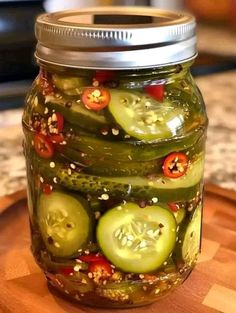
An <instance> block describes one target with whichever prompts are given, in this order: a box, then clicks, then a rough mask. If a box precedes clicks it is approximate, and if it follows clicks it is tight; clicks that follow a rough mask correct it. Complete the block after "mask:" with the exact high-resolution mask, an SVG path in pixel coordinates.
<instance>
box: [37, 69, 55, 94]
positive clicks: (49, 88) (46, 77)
mask: <svg viewBox="0 0 236 313" xmlns="http://www.w3.org/2000/svg"><path fill="white" fill-rule="evenodd" d="M39 85H40V88H41V90H42V94H43V95H44V96H48V95H51V94H53V93H54V87H53V83H52V78H51V75H50V74H49V73H48V72H47V71H45V70H44V69H41V70H40V73H39Z"/></svg>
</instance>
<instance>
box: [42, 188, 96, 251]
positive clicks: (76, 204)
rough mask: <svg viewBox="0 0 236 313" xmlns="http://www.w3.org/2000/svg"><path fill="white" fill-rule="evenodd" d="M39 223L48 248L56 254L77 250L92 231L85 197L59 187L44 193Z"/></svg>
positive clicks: (85, 241)
mask: <svg viewBox="0 0 236 313" xmlns="http://www.w3.org/2000/svg"><path fill="white" fill-rule="evenodd" d="M38 223H39V227H40V230H41V234H42V237H43V240H44V243H45V245H46V247H47V249H48V251H49V252H50V253H51V254H52V255H53V256H56V257H70V256H72V255H73V254H75V253H76V252H77V251H78V250H79V249H81V248H82V247H83V246H84V245H85V244H86V243H87V242H88V240H89V237H90V233H91V221H90V217H89V215H88V212H87V210H86V209H85V200H83V199H79V198H75V197H73V196H71V195H68V194H65V193H62V192H57V191H54V192H52V193H51V194H50V195H45V194H42V195H41V196H40V199H39V205H38Z"/></svg>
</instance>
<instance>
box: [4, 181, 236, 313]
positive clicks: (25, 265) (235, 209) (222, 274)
mask: <svg viewBox="0 0 236 313" xmlns="http://www.w3.org/2000/svg"><path fill="white" fill-rule="evenodd" d="M29 246H30V238H29V229H28V215H27V208H26V200H25V192H22V193H18V194H17V195H12V196H8V197H7V198H2V199H0V265H1V271H0V290H1V292H0V312H1V313H2V312H3V313H84V312H88V313H95V312H97V313H103V312H106V313H119V312H123V313H126V312H129V311H130V309H129V310H117V309H116V310H102V309H96V308H90V307H85V306H80V305H77V304H72V303H70V302H68V301H66V300H64V299H62V298H60V297H59V296H58V294H56V293H54V292H50V291H49V289H48V286H47V284H46V281H45V279H44V276H43V274H42V272H41V271H40V269H39V268H38V267H37V265H36V264H35V262H34V260H33V257H32V255H31V253H30V249H29ZM132 312H136V313H144V312H145V313H147V312H148V313H158V312H161V313H216V312H223V313H236V194H235V193H234V192H231V191H226V190H224V189H222V188H219V187H216V186H213V185H207V186H206V197H205V207H204V219H203V241H202V253H201V255H200V258H199V261H198V264H197V266H196V268H195V270H194V271H193V273H192V274H191V276H190V277H189V279H188V280H187V281H186V282H185V283H184V284H183V285H182V286H181V287H179V289H177V290H176V291H174V292H173V293H172V294H171V295H169V296H168V297H166V298H164V299H162V300H160V301H159V302H156V303H155V304H152V305H150V306H146V307H141V308H137V309H132Z"/></svg>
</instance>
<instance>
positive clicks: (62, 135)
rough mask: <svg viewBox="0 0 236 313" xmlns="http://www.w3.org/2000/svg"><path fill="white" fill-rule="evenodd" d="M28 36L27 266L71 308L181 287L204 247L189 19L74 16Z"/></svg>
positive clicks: (55, 17)
mask: <svg viewBox="0 0 236 313" xmlns="http://www.w3.org/2000/svg"><path fill="white" fill-rule="evenodd" d="M105 23H106V24H105ZM36 36H37V39H38V45H37V51H36V58H37V60H38V63H39V65H40V72H39V75H38V77H37V78H36V80H35V82H34V83H33V86H32V89H31V90H30V92H29V94H28V96H27V99H26V105H25V109H24V114H23V129H24V134H25V140H24V149H25V156H26V164H27V177H28V204H29V212H30V224H31V234H32V251H33V254H34V257H35V259H36V261H37V263H38V264H39V266H40V267H41V268H42V270H43V271H44V273H45V275H46V278H47V280H48V282H49V284H51V285H53V286H54V287H55V288H57V289H58V290H59V291H61V292H62V293H64V294H65V295H67V296H68V297H70V298H71V299H73V300H74V299H76V300H78V301H79V302H81V303H84V304H89V305H96V306H104V307H132V306H140V305H144V304H148V303H151V302H153V301H155V300H157V299H159V297H162V296H163V295H166V294H167V293H169V292H170V291H172V290H173V289H175V288H176V287H177V286H178V285H180V284H181V283H182V282H183V281H184V280H185V279H186V278H187V277H188V275H189V273H190V272H191V271H192V269H193V267H194V265H195V263H196V258H197V255H198V252H199V247H200V239H201V212H202V189H203V180H202V178H203V166H204V146H205V139H206V127H207V116H206V112H205V106H204V102H203V99H202V96H201V94H200V92H199V90H198V88H197V86H196V84H195V82H194V80H193V78H192V76H191V74H190V66H191V65H192V63H193V59H194V58H195V57H196V37H195V21H194V18H193V17H192V16H190V15H182V14H176V13H170V12H166V11H160V10H154V9H148V8H147V9H146V8H119V7H117V8H114V7H113V8H97V9H92V10H89V9H84V10H79V11H69V12H59V13H54V14H45V15H42V16H40V17H38V19H37V23H36Z"/></svg>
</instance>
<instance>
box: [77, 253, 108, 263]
mask: <svg viewBox="0 0 236 313" xmlns="http://www.w3.org/2000/svg"><path fill="white" fill-rule="evenodd" d="M79 259H80V260H81V261H83V262H86V263H90V262H101V261H106V259H105V258H104V256H102V255H101V254H87V255H86V254H85V255H81V256H80V257H79ZM106 262H107V261H106Z"/></svg>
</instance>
